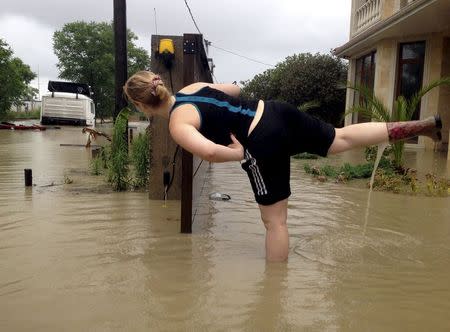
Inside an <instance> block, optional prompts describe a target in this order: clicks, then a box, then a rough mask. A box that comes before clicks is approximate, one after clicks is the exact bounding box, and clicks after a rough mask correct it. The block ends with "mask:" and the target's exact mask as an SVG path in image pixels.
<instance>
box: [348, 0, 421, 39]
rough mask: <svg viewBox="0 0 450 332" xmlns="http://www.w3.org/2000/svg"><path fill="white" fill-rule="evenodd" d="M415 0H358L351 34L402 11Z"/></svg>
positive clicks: (415, 0)
mask: <svg viewBox="0 0 450 332" xmlns="http://www.w3.org/2000/svg"><path fill="white" fill-rule="evenodd" d="M413 2H418V1H417V0H359V1H357V5H359V7H357V9H356V11H355V14H354V15H355V16H354V26H353V29H352V36H355V35H357V34H359V33H360V32H362V31H364V30H366V29H367V28H368V27H370V26H372V25H373V24H375V23H376V22H378V21H380V20H385V19H387V18H388V17H390V16H393V15H394V14H396V13H397V12H399V11H403V10H404V9H406V8H407V7H409V6H410V5H411V4H412V3H413Z"/></svg>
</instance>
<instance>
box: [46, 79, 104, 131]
mask: <svg viewBox="0 0 450 332" xmlns="http://www.w3.org/2000/svg"><path fill="white" fill-rule="evenodd" d="M48 85H49V91H51V92H48V93H46V94H45V95H43V96H42V106H41V124H43V125H55V124H56V125H57V124H60V125H75V126H94V125H95V105H94V102H93V100H92V99H91V98H90V97H89V96H90V95H92V93H91V92H90V88H89V87H88V86H87V85H77V83H71V82H52V81H50V82H49V84H48ZM80 86H81V87H80ZM85 87H87V89H86V88H85ZM86 90H87V91H86Z"/></svg>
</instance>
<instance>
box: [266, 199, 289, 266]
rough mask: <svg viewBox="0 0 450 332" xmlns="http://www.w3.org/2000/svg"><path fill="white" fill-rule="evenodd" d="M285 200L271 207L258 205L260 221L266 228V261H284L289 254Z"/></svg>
mask: <svg viewBox="0 0 450 332" xmlns="http://www.w3.org/2000/svg"><path fill="white" fill-rule="evenodd" d="M287 202H288V200H287V199H284V200H282V201H279V202H277V203H275V204H272V205H259V210H260V211H261V219H262V221H263V222H264V226H265V227H266V259H267V260H268V261H285V260H286V259H287V257H288V254H289V234H288V229H287V223H286V221H287Z"/></svg>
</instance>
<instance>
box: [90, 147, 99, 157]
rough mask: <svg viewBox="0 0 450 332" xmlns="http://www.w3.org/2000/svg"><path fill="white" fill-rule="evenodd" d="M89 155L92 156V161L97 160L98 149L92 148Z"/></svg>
mask: <svg viewBox="0 0 450 332" xmlns="http://www.w3.org/2000/svg"><path fill="white" fill-rule="evenodd" d="M91 154H92V159H94V158H97V157H98V155H99V154H100V148H93V149H92V150H91Z"/></svg>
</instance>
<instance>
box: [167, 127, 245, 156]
mask: <svg viewBox="0 0 450 332" xmlns="http://www.w3.org/2000/svg"><path fill="white" fill-rule="evenodd" d="M169 130H170V134H171V135H172V137H173V139H174V140H175V142H177V143H178V144H179V145H180V146H181V147H182V148H183V149H185V150H187V151H189V152H190V153H192V154H194V155H196V156H198V157H200V158H202V159H204V160H207V161H210V162H216V163H220V162H225V161H240V160H242V159H244V148H243V146H242V145H241V144H240V143H239V141H238V140H237V139H236V138H235V137H234V136H233V135H231V139H232V141H233V143H232V144H230V145H229V146H224V145H220V144H216V143H214V142H212V141H210V140H209V139H207V138H206V137H205V136H203V135H202V134H201V133H200V132H199V131H198V130H197V129H196V128H195V127H194V126H192V125H190V124H186V123H176V124H172V123H171V124H170V126H169Z"/></svg>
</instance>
